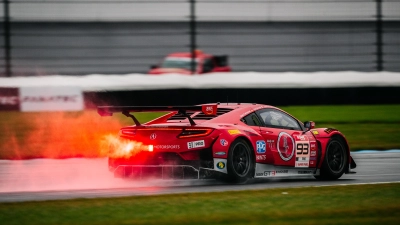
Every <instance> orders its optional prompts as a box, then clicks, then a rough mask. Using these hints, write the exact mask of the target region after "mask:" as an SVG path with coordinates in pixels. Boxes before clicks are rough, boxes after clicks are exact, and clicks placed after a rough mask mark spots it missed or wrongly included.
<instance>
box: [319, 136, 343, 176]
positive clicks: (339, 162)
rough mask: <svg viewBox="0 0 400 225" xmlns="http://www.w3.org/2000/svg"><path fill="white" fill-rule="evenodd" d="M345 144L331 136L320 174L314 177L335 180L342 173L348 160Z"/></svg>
mask: <svg viewBox="0 0 400 225" xmlns="http://www.w3.org/2000/svg"><path fill="white" fill-rule="evenodd" d="M345 146H346V145H345V143H343V141H342V140H341V139H340V138H338V137H332V138H331V139H330V140H329V142H328V145H327V147H326V152H325V157H324V160H323V162H322V166H321V170H320V175H319V176H315V178H317V179H319V180H336V179H339V178H340V177H341V176H342V175H343V173H344V172H345V170H346V166H347V165H348V162H349V159H348V155H347V149H346V147H345Z"/></svg>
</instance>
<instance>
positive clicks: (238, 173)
mask: <svg viewBox="0 0 400 225" xmlns="http://www.w3.org/2000/svg"><path fill="white" fill-rule="evenodd" d="M227 164H228V165H227V169H228V177H227V178H228V181H231V182H235V183H239V182H244V181H246V180H247V179H248V178H251V177H252V175H253V173H254V159H253V154H252V149H251V148H250V146H249V145H248V144H247V143H246V142H245V141H244V140H242V139H237V140H236V141H234V142H233V143H232V145H231V147H230V149H229V153H228V161H227Z"/></svg>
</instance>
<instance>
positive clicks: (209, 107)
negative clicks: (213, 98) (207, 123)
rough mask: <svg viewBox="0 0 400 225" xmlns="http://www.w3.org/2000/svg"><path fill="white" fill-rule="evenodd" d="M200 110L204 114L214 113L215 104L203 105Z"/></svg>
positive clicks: (215, 110)
mask: <svg viewBox="0 0 400 225" xmlns="http://www.w3.org/2000/svg"><path fill="white" fill-rule="evenodd" d="M201 108H202V111H203V113H204V114H206V115H216V114H217V105H203V106H202V107H201Z"/></svg>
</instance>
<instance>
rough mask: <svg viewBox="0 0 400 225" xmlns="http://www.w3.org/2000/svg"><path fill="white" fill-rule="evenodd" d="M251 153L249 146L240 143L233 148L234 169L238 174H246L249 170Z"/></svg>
mask: <svg viewBox="0 0 400 225" xmlns="http://www.w3.org/2000/svg"><path fill="white" fill-rule="evenodd" d="M249 165H250V154H249V152H248V150H247V147H246V146H245V145H244V144H242V143H240V144H238V145H236V146H235V148H234V149H233V169H234V170H235V172H236V174H238V175H241V176H243V175H246V174H247V172H248V171H249V169H250V168H249Z"/></svg>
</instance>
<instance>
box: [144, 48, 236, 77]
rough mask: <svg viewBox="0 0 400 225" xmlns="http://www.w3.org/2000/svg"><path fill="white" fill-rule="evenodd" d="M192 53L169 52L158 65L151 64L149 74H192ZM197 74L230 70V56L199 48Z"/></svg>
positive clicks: (196, 54)
mask: <svg viewBox="0 0 400 225" xmlns="http://www.w3.org/2000/svg"><path fill="white" fill-rule="evenodd" d="M191 63H192V53H190V52H177V53H172V54H169V55H168V56H167V57H165V59H164V60H163V61H162V62H161V64H160V65H158V66H155V65H154V66H151V69H150V71H149V72H148V74H153V75H158V74H166V73H178V74H187V75H190V74H192V71H191V68H192V67H191V66H192V64H191ZM195 68H196V72H195V74H204V73H211V72H230V71H232V69H231V67H230V66H228V56H216V55H210V54H205V53H203V52H202V51H199V50H197V51H196V52H195Z"/></svg>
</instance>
